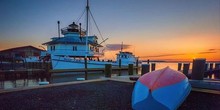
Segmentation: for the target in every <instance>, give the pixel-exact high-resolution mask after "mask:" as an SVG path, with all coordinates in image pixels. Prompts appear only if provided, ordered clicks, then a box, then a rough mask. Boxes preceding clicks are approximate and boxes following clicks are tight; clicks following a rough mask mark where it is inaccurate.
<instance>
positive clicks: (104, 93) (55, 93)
mask: <svg viewBox="0 0 220 110" xmlns="http://www.w3.org/2000/svg"><path fill="white" fill-rule="evenodd" d="M132 90H133V85H132V84H130V83H122V82H115V81H101V82H93V83H84V84H76V85H67V86H58V87H50V88H42V89H34V90H26V91H20V92H11V93H2V94H0V109H1V110H7V109H10V110H18V109H32V110H34V109H36V110H39V109H40V110H42V109H45V110H46V109H53V110H54V109H55V110H60V109H62V110H71V109H72V110H131V95H132ZM219 100H220V95H214V94H207V93H200V92H191V93H190V95H189V97H188V98H187V99H186V101H185V102H184V103H183V104H182V106H181V107H180V108H179V110H190V109H191V110H208V109H209V110H217V109H218V108H220V101H219Z"/></svg>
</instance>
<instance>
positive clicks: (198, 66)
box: [192, 58, 206, 80]
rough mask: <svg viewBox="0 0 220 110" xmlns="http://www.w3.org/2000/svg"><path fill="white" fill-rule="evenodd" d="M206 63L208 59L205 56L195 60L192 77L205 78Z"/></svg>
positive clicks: (195, 78) (196, 78)
mask: <svg viewBox="0 0 220 110" xmlns="http://www.w3.org/2000/svg"><path fill="white" fill-rule="evenodd" d="M205 63H206V59H204V58H199V59H194V60H193V65H192V66H193V67H192V79H194V80H203V77H204V73H205Z"/></svg>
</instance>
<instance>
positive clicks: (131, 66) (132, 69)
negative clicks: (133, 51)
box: [128, 64, 134, 75]
mask: <svg viewBox="0 0 220 110" xmlns="http://www.w3.org/2000/svg"><path fill="white" fill-rule="evenodd" d="M133 71H134V65H133V64H128V75H133V74H134V72H133Z"/></svg>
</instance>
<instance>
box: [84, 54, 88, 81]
mask: <svg viewBox="0 0 220 110" xmlns="http://www.w3.org/2000/svg"><path fill="white" fill-rule="evenodd" d="M84 63H85V80H87V79H88V71H87V69H88V65H87V58H84Z"/></svg>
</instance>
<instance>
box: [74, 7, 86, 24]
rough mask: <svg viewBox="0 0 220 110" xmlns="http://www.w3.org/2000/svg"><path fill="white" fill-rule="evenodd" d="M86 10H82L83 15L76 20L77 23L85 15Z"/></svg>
mask: <svg viewBox="0 0 220 110" xmlns="http://www.w3.org/2000/svg"><path fill="white" fill-rule="evenodd" d="M85 12H86V9H84V11H83V12H82V14H81V16H80V17H79V18H78V19H77V20H76V23H77V24H78V23H79V20H80V19H81V18H82V16H83V15H84V13H85Z"/></svg>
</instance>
